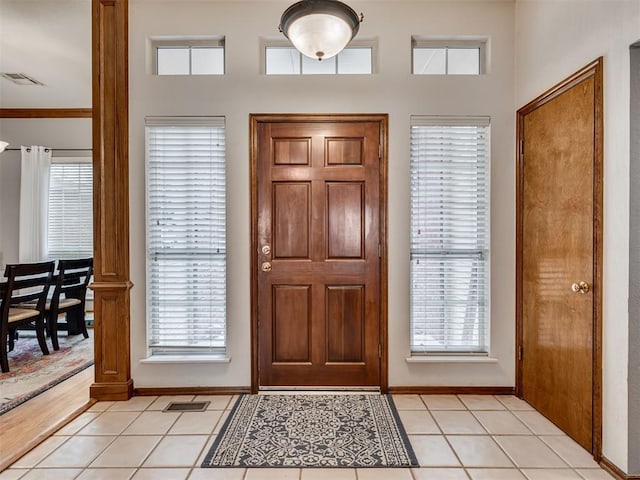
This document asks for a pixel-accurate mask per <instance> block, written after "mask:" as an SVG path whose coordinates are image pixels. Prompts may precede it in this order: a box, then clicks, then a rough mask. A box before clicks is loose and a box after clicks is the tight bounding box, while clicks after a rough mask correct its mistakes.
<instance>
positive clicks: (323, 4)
mask: <svg viewBox="0 0 640 480" xmlns="http://www.w3.org/2000/svg"><path fill="white" fill-rule="evenodd" d="M362 20H364V16H363V15H362V14H360V15H359V16H358V14H357V13H356V12H355V11H354V10H353V9H352V8H351V7H349V6H348V5H345V4H344V3H342V2H339V1H338V0H302V1H301V2H298V3H294V4H293V5H291V6H290V7H289V8H287V9H286V10H285V11H284V13H283V14H282V18H281V19H280V27H279V28H280V31H281V32H282V33H283V34H284V36H285V37H287V38H288V39H289V40H291V43H293V46H294V47H296V48H297V49H298V50H299V51H300V52H301V53H302V54H303V55H306V56H307V57H309V58H317V59H318V60H322V59H324V58H331V57H333V56H335V55H337V54H338V53H340V52H341V51H342V49H343V48H344V47H346V46H347V43H349V42H350V41H351V39H352V38H353V37H355V36H356V34H357V33H358V28H359V27H360V22H362Z"/></svg>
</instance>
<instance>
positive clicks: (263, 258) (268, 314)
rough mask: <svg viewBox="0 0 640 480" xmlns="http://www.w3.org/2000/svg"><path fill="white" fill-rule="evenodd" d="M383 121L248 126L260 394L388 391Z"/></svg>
mask: <svg viewBox="0 0 640 480" xmlns="http://www.w3.org/2000/svg"><path fill="white" fill-rule="evenodd" d="M383 121H386V117H380V116H378V117H377V118H375V119H371V120H367V119H361V118H358V117H340V116H338V117H327V116H321V117H314V116H307V117H303V116H286V115H282V116H280V115H278V116H273V115H272V116H252V150H253V151H252V169H253V175H252V178H253V182H252V183H253V185H252V195H253V205H254V219H253V223H254V225H253V234H254V235H253V239H254V241H253V246H254V255H253V257H252V258H253V259H254V260H255V264H254V266H253V268H254V289H255V290H254V296H253V302H254V306H255V308H254V315H255V316H256V317H257V318H256V320H257V321H256V325H255V326H254V335H255V336H256V337H257V351H256V352H254V355H255V356H257V362H256V363H257V372H254V381H255V380H256V376H257V384H258V386H259V387H270V386H380V385H381V374H380V371H381V368H380V365H381V360H380V353H381V342H380V340H381V322H380V318H381V315H380V298H381V286H380V278H381V259H380V251H381V248H382V245H381V241H382V238H381V215H380V213H381V156H382V150H383V149H382V148H381V147H382V143H381V142H382V131H383V129H382V128H383ZM254 368H255V365H254ZM256 374H257V375H256Z"/></svg>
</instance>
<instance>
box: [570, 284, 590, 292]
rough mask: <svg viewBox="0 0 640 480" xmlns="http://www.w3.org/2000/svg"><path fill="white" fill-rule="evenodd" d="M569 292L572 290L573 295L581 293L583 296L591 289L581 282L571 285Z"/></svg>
mask: <svg viewBox="0 0 640 480" xmlns="http://www.w3.org/2000/svg"><path fill="white" fill-rule="evenodd" d="M571 290H573V291H574V292H575V293H582V294H583V295H584V294H585V293H589V290H591V287H590V286H589V284H588V283H587V282H585V281H582V282H580V283H574V284H573V285H571Z"/></svg>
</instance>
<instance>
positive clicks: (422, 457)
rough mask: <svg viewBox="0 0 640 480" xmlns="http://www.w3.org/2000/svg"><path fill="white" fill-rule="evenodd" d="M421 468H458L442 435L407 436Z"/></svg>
mask: <svg viewBox="0 0 640 480" xmlns="http://www.w3.org/2000/svg"><path fill="white" fill-rule="evenodd" d="M409 440H410V441H411V446H412V447H413V451H414V452H415V454H416V457H417V458H418V463H419V464H420V466H421V467H459V466H460V462H459V461H458V459H457V457H456V456H455V454H454V453H453V450H451V447H449V444H448V443H447V441H446V440H445V438H444V436H442V435H409Z"/></svg>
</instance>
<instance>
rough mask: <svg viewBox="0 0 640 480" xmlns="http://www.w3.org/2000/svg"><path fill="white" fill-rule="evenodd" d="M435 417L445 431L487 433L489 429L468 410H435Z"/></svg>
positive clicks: (433, 413)
mask: <svg viewBox="0 0 640 480" xmlns="http://www.w3.org/2000/svg"><path fill="white" fill-rule="evenodd" d="M431 414H432V415H433V418H435V419H436V422H437V424H438V426H439V427H440V428H441V429H442V431H443V432H444V433H452V434H454V433H455V434H465V433H477V434H481V435H486V434H487V431H486V430H485V429H484V428H482V425H480V423H479V422H478V420H476V419H475V417H474V416H473V415H472V414H471V412H466V411H447V410H441V411H433V412H431Z"/></svg>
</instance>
